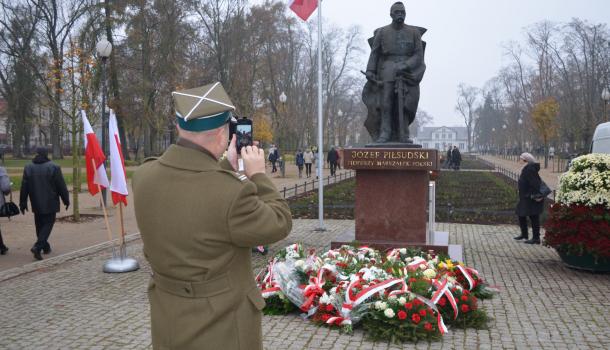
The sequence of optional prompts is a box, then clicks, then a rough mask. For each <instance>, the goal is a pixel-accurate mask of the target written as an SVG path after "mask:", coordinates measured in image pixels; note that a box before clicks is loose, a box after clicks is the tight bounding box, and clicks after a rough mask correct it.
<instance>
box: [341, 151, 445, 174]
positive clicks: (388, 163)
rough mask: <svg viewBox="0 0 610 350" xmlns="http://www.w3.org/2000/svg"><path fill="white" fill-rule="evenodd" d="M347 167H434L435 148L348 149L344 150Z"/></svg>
mask: <svg viewBox="0 0 610 350" xmlns="http://www.w3.org/2000/svg"><path fill="white" fill-rule="evenodd" d="M345 153H346V154H345V161H344V165H345V168H347V169H413V170H434V169H436V164H437V161H436V157H437V153H436V150H422V149H419V150H396V149H374V150H367V149H350V150H345Z"/></svg>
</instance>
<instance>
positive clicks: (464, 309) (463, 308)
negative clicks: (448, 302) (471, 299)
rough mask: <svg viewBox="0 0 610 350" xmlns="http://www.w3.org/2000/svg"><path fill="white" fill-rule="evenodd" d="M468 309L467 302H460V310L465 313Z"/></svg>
mask: <svg viewBox="0 0 610 350" xmlns="http://www.w3.org/2000/svg"><path fill="white" fill-rule="evenodd" d="M468 311H470V308H469V307H468V305H467V304H462V312H464V313H466V312H468Z"/></svg>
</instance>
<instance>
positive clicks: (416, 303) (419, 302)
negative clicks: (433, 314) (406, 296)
mask: <svg viewBox="0 0 610 350" xmlns="http://www.w3.org/2000/svg"><path fill="white" fill-rule="evenodd" d="M421 304H422V302H421V300H419V299H415V300H413V305H415V306H419V305H421Z"/></svg>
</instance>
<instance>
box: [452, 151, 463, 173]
mask: <svg viewBox="0 0 610 350" xmlns="http://www.w3.org/2000/svg"><path fill="white" fill-rule="evenodd" d="M461 162H462V154H461V153H460V150H459V149H458V148H457V146H453V151H451V163H452V164H453V169H454V170H460V163H461Z"/></svg>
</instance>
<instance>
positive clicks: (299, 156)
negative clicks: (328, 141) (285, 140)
mask: <svg viewBox="0 0 610 350" xmlns="http://www.w3.org/2000/svg"><path fill="white" fill-rule="evenodd" d="M294 162H295V164H296V165H297V168H298V169H299V179H300V178H302V177H303V165H305V159H304V157H303V151H301V150H300V149H298V150H297V154H295V156H294Z"/></svg>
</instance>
